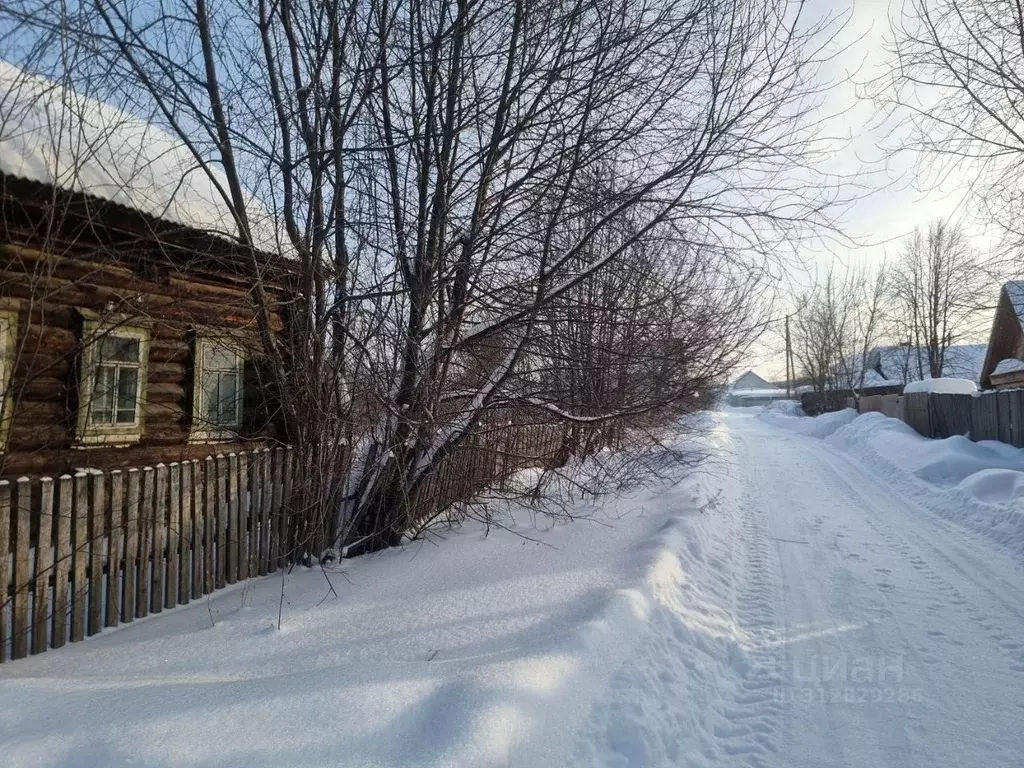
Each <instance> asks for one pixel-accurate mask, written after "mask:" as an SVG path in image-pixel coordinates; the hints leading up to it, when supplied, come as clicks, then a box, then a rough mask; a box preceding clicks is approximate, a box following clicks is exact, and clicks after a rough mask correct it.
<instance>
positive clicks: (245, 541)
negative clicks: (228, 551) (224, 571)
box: [234, 451, 249, 581]
mask: <svg viewBox="0 0 1024 768" xmlns="http://www.w3.org/2000/svg"><path fill="white" fill-rule="evenodd" d="M237 461H238V468H237V470H236V472H235V487H234V491H235V495H236V499H235V509H236V511H237V512H238V578H239V580H240V581H245V580H246V579H248V578H249V460H248V456H247V455H246V453H245V451H242V452H241V453H239V454H238V458H237Z"/></svg>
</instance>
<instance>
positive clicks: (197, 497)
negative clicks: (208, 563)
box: [189, 459, 206, 600]
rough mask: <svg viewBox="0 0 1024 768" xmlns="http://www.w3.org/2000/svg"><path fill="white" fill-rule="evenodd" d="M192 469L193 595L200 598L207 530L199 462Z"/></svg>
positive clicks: (190, 475) (195, 462) (190, 491)
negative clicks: (204, 534)
mask: <svg viewBox="0 0 1024 768" xmlns="http://www.w3.org/2000/svg"><path fill="white" fill-rule="evenodd" d="M190 464H191V466H192V469H191V471H190V473H189V477H190V478H191V484H190V485H189V493H190V494H191V495H192V514H193V525H192V597H193V599H195V600H198V599H199V598H200V597H202V596H203V558H204V557H206V544H205V543H204V540H203V531H204V530H205V523H204V516H203V497H202V490H201V486H200V477H199V462H198V461H196V460H194V459H193V460H192V461H191V462H190Z"/></svg>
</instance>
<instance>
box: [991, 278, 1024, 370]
mask: <svg viewBox="0 0 1024 768" xmlns="http://www.w3.org/2000/svg"><path fill="white" fill-rule="evenodd" d="M1022 324H1024V281H1017V282H1011V283H1006V284H1004V285H1003V287H1002V289H1001V290H1000V291H999V303H998V304H997V305H996V315H995V318H994V319H993V320H992V331H991V333H990V334H989V337H988V347H987V351H986V353H985V363H984V366H983V367H982V371H981V379H980V381H981V386H982V388H984V389H991V388H995V389H1008V388H1017V387H1024V328H1022Z"/></svg>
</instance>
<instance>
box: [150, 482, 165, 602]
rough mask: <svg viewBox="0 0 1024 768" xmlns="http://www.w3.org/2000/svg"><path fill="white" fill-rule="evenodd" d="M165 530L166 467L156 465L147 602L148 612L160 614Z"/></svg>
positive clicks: (162, 590) (163, 580)
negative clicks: (151, 572) (150, 579)
mask: <svg viewBox="0 0 1024 768" xmlns="http://www.w3.org/2000/svg"><path fill="white" fill-rule="evenodd" d="M166 530H167V465H166V464H157V465H156V494H155V496H154V503H153V550H152V552H153V565H152V570H153V583H152V593H151V594H150V600H149V612H150V613H160V612H161V611H163V609H164V589H165V587H166V581H165V571H164V538H165V536H164V534H165V533H166Z"/></svg>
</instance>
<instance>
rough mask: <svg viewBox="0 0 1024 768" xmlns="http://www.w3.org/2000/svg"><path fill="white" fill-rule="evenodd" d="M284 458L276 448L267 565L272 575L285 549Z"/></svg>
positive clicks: (272, 469) (272, 465) (282, 453)
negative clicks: (283, 518) (282, 506)
mask: <svg viewBox="0 0 1024 768" xmlns="http://www.w3.org/2000/svg"><path fill="white" fill-rule="evenodd" d="M283 457H284V451H283V450H282V449H280V448H275V449H274V455H273V459H272V464H271V470H270V471H271V475H272V477H273V480H272V481H271V485H272V486H273V489H274V490H273V494H272V495H271V499H272V501H271V508H270V562H269V563H268V565H267V571H268V572H270V573H276V572H277V562H278V560H279V559H280V552H281V550H282V549H283V548H284V547H283V544H282V542H281V463H282V461H283Z"/></svg>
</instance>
